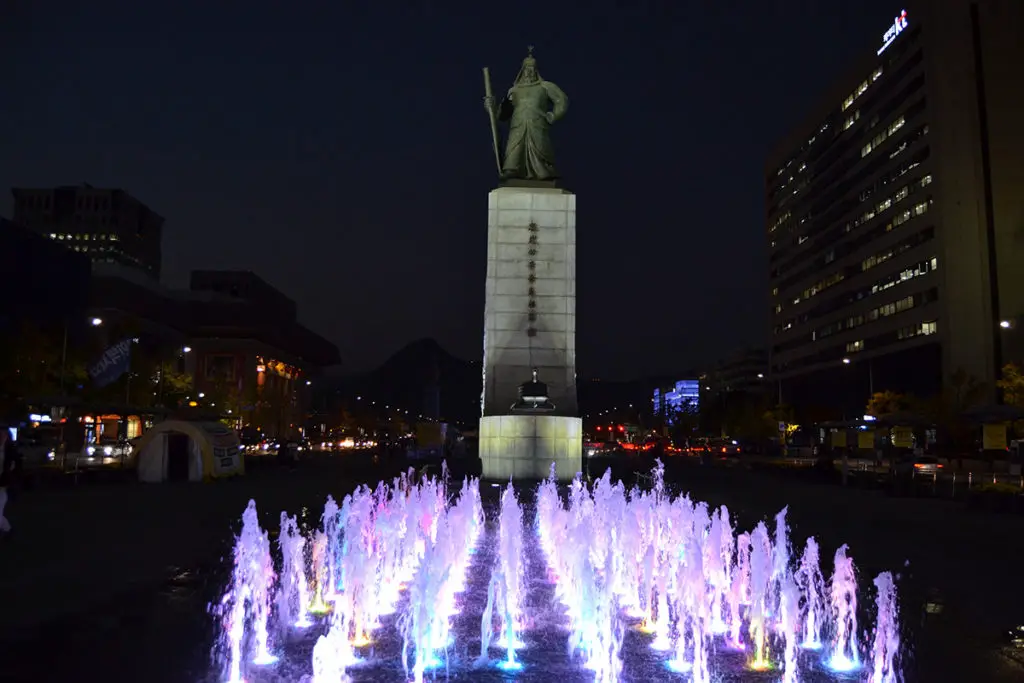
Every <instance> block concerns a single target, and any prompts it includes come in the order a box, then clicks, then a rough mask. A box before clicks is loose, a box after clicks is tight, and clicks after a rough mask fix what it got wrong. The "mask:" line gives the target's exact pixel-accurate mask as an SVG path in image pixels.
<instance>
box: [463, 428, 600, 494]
mask: <svg viewBox="0 0 1024 683" xmlns="http://www.w3.org/2000/svg"><path fill="white" fill-rule="evenodd" d="M480 460H481V463H482V465H483V478H484V479H491V480H501V481H508V480H509V478H512V479H525V480H538V479H545V478H547V476H548V474H549V473H550V471H551V463H555V472H556V476H557V477H558V481H560V482H568V481H572V478H573V477H574V476H576V473H577V472H579V471H580V470H581V468H582V466H583V420H582V419H581V418H578V417H559V416H555V415H488V416H486V417H482V418H480Z"/></svg>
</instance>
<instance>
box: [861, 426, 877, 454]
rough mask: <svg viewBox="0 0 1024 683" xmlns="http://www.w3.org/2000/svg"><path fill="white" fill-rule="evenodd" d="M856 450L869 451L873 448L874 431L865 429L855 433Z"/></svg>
mask: <svg viewBox="0 0 1024 683" xmlns="http://www.w3.org/2000/svg"><path fill="white" fill-rule="evenodd" d="M857 448H860V449H862V450H866V451H870V450H873V449H874V448H875V430H874V429H865V430H864V431H860V432H857Z"/></svg>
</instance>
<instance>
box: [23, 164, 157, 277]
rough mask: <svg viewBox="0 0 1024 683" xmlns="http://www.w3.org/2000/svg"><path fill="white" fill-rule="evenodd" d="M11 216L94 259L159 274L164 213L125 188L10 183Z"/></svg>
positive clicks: (150, 273)
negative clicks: (18, 184)
mask: <svg viewBox="0 0 1024 683" xmlns="http://www.w3.org/2000/svg"><path fill="white" fill-rule="evenodd" d="M11 193H12V194H13V195H14V220H15V222H18V223H21V224H22V225H24V226H26V227H27V228H29V229H30V230H32V231H33V232H36V233H38V234H40V235H45V236H46V237H47V238H49V239H51V240H54V241H56V242H58V243H60V244H62V245H63V246H66V247H67V248H68V249H71V250H72V251H77V252H79V253H83V254H85V255H87V256H88V257H89V259H90V260H91V261H92V262H93V263H115V264H120V265H124V266H128V267H131V268H135V269H138V270H140V271H142V272H144V273H146V274H147V275H149V276H151V277H153V278H154V279H157V280H159V279H160V262H161V248H160V247H161V234H162V232H163V224H164V219H163V218H162V217H161V216H159V215H158V214H156V213H155V212H154V211H152V210H151V209H150V208H149V207H148V206H146V205H145V204H143V203H142V202H140V201H139V200H138V199H136V198H135V197H133V196H131V195H130V194H128V193H127V192H125V191H124V190H118V189H101V188H96V187H93V186H91V185H87V184H83V185H67V186H62V187H53V188H13V189H12V190H11Z"/></svg>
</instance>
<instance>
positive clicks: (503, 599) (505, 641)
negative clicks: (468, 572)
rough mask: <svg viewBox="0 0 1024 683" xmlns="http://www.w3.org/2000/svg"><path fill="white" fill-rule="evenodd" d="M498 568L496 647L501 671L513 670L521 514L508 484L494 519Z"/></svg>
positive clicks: (518, 606)
mask: <svg viewBox="0 0 1024 683" xmlns="http://www.w3.org/2000/svg"><path fill="white" fill-rule="evenodd" d="M498 525H499V533H498V567H496V568H495V571H496V572H497V575H498V577H499V583H498V587H499V588H500V597H499V600H498V605H499V606H500V610H501V611H500V613H499V614H500V617H501V629H500V631H499V634H500V635H499V637H498V642H497V645H498V647H503V648H505V652H506V657H505V661H504V663H503V664H502V668H504V669H506V670H515V669H518V668H519V663H518V662H516V650H518V649H520V648H522V647H524V644H523V642H522V640H521V637H520V636H521V633H522V629H523V623H522V619H523V614H522V612H523V595H524V592H525V591H524V588H523V575H524V573H525V566H524V563H523V559H524V558H523V510H522V508H520V507H519V501H518V500H517V499H516V492H515V490H514V489H513V488H512V484H509V485H508V487H507V488H506V489H505V491H504V492H503V493H502V494H501V512H500V514H499V517H498Z"/></svg>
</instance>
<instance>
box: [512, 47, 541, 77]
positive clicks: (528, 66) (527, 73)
mask: <svg viewBox="0 0 1024 683" xmlns="http://www.w3.org/2000/svg"><path fill="white" fill-rule="evenodd" d="M527 52H528V54H527V55H526V59H524V60H523V65H522V66H521V67H519V74H518V75H517V76H516V80H515V84H516V85H519V84H521V83H536V82H538V81H540V73H539V72H538V71H537V60H536V59H535V58H534V56H533V46H532V45H531V46H530V47H528V48H527Z"/></svg>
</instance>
